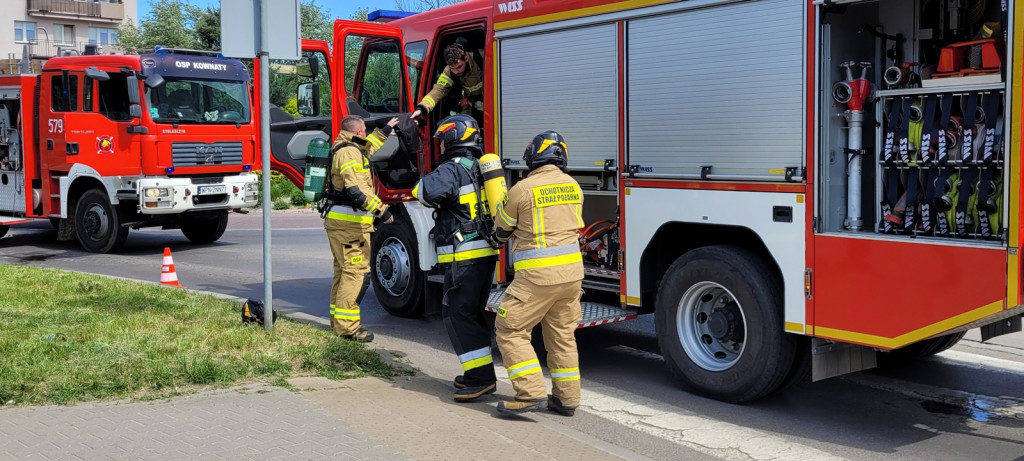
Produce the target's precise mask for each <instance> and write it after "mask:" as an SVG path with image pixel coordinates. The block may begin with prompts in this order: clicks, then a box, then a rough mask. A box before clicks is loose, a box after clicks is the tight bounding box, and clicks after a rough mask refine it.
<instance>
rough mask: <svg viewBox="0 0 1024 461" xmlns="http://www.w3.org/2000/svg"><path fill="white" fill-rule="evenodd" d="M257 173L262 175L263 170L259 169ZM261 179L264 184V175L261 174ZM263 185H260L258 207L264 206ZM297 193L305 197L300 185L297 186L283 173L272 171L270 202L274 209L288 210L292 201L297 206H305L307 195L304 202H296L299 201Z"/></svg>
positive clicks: (303, 199)
mask: <svg viewBox="0 0 1024 461" xmlns="http://www.w3.org/2000/svg"><path fill="white" fill-rule="evenodd" d="M256 173H257V175H262V172H261V171H257V172H256ZM260 181H261V182H260V184H263V182H262V181H263V179H262V176H260ZM262 187H263V186H262V185H261V186H260V194H259V196H258V200H257V202H256V207H262V206H263V189H262ZM296 195H298V196H299V197H303V196H302V190H301V189H299V188H298V187H295V184H294V183H292V182H291V181H289V180H288V178H286V177H285V176H284V175H282V174H281V173H278V172H276V171H274V172H271V174H270V203H271V207H272V208H273V209H275V210H286V209H288V208H291V205H289V203H291V204H292V205H295V206H305V205H306V199H305V197H303V198H302V202H301V203H296V202H297V199H296Z"/></svg>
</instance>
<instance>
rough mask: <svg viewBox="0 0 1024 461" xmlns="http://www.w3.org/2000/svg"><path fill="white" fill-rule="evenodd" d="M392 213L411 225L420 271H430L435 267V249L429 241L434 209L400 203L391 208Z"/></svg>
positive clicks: (415, 204)
mask: <svg viewBox="0 0 1024 461" xmlns="http://www.w3.org/2000/svg"><path fill="white" fill-rule="evenodd" d="M390 210H391V212H392V213H396V212H397V213H399V214H401V216H402V217H403V218H404V219H406V220H407V221H408V222H409V223H411V224H412V228H413V229H412V230H413V233H414V234H415V235H416V253H417V256H418V257H419V258H418V259H419V264H420V270H422V271H424V272H428V271H430V269H431V268H433V267H434V266H435V265H437V249H435V248H434V242H432V241H431V239H430V230H431V229H433V228H434V209H433V208H428V207H426V206H424V205H423V204H422V203H419V202H402V203H397V204H394V205H392V206H391V208H390Z"/></svg>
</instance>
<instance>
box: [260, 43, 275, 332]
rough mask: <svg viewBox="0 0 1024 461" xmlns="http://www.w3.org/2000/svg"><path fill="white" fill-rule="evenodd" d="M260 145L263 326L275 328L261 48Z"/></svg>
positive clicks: (266, 85)
mask: <svg viewBox="0 0 1024 461" xmlns="http://www.w3.org/2000/svg"><path fill="white" fill-rule="evenodd" d="M259 55H260V147H261V151H262V152H261V157H262V160H261V164H262V165H263V166H262V167H261V171H262V175H261V176H262V179H263V307H264V309H263V328H266V330H267V331H272V330H273V329H274V325H273V319H274V313H273V311H274V284H273V280H274V277H273V272H272V270H271V265H270V210H271V209H272V207H271V206H270V205H271V203H270V202H271V200H270V53H268V52H267V51H266V50H261V51H260V54H259Z"/></svg>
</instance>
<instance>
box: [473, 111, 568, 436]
mask: <svg viewBox="0 0 1024 461" xmlns="http://www.w3.org/2000/svg"><path fill="white" fill-rule="evenodd" d="M523 161H525V162H526V166H527V167H528V168H529V170H530V173H529V175H528V176H527V177H526V178H525V179H523V180H522V181H519V182H518V183H516V185H515V186H512V189H511V190H509V192H508V201H506V202H505V203H503V204H501V206H499V207H498V208H497V216H496V217H495V229H494V237H493V238H494V239H495V240H496V241H497V242H495V243H500V242H507V241H508V240H509V239H510V238H511V237H513V236H515V240H514V241H513V244H512V250H511V255H512V256H511V258H512V267H513V269H514V270H515V278H514V279H513V280H512V283H511V284H510V285H509V287H508V289H507V290H506V291H505V296H504V298H503V299H502V300H501V304H500V305H499V307H498V317H497V319H496V320H495V323H494V326H495V330H496V331H495V333H496V336H497V342H498V349H499V350H500V351H501V357H502V360H503V361H504V362H505V368H507V369H508V377H509V379H511V380H512V387H513V388H514V389H515V391H516V395H515V400H514V401H512V402H499V403H498V413H501V414H517V413H524V412H528V411H537V410H540V409H541V408H543V405H544V402H545V401H547V409H548V410H551V411H554V412H556V413H559V414H561V415H564V416H572V415H573V414H574V413H575V412H576V407H578V406H579V404H580V369H579V357H578V355H577V352H576V336H575V334H576V325H577V324H578V323H579V321H580V318H581V317H582V313H581V311H580V295H581V294H582V283H583V255H582V254H581V253H580V246H579V234H578V232H579V229H580V228H582V227H583V216H582V214H581V213H582V210H583V193H582V191H581V190H580V186H579V183H577V182H576V180H574V179H573V178H572V177H571V176H569V175H568V174H566V173H565V169H566V167H567V165H568V150H567V148H566V145H565V140H564V139H562V136H561V135H559V134H558V133H556V132H554V131H545V132H544V133H541V134H539V135H537V136H536V137H534V138H533V141H532V142H531V143H530V145H529V146H527V148H526V153H525V154H523ZM538 323H540V324H541V327H542V328H543V334H544V348H545V349H546V350H547V352H548V360H547V361H548V369H549V370H550V371H551V383H552V391H551V394H547V392H546V385H545V383H544V375H543V374H542V372H541V366H540V363H538V361H537V354H536V352H534V350H533V345H531V344H530V336H531V332H532V331H533V328H534V327H535V326H536V325H537V324H538Z"/></svg>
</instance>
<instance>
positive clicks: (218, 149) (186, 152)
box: [171, 142, 242, 167]
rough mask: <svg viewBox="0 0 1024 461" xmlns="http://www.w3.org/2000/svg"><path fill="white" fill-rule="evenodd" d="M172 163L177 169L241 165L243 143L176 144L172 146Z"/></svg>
mask: <svg viewBox="0 0 1024 461" xmlns="http://www.w3.org/2000/svg"><path fill="white" fill-rule="evenodd" d="M171 162H172V164H173V165H174V166H175V167H185V166H209V165H241V164H242V143H241V142H214V143H204V142H176V143H173V144H171Z"/></svg>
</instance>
